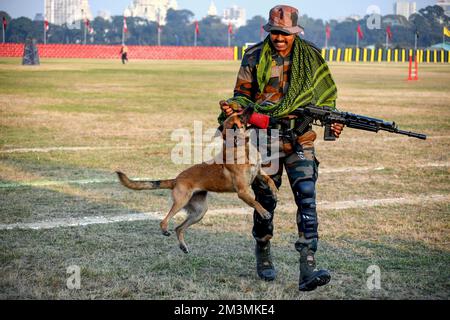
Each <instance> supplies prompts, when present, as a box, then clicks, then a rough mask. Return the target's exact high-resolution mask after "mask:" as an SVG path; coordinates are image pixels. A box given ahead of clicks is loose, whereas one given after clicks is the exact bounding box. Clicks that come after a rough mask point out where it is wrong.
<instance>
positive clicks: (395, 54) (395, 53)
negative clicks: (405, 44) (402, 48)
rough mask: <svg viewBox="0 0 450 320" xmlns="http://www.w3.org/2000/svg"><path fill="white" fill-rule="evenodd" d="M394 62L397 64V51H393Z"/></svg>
mask: <svg viewBox="0 0 450 320" xmlns="http://www.w3.org/2000/svg"><path fill="white" fill-rule="evenodd" d="M394 62H398V49H395V50H394Z"/></svg>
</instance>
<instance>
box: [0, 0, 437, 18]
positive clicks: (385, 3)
mask: <svg viewBox="0 0 450 320" xmlns="http://www.w3.org/2000/svg"><path fill="white" fill-rule="evenodd" d="M131 2H132V0H89V4H90V6H91V10H92V13H93V14H94V16H96V15H97V13H98V11H99V10H107V11H109V12H110V13H111V14H112V15H120V14H122V13H123V10H124V8H125V7H126V6H127V5H128V4H130V3H131ZM394 2H395V1H394V0H340V1H337V0H315V1H312V0H297V1H289V0H258V1H241V0H215V1H214V3H215V4H216V7H217V9H218V12H219V14H220V13H222V11H223V9H224V8H226V7H229V6H231V5H233V4H236V5H238V6H240V7H244V8H245V9H246V10H247V19H250V18H251V17H253V16H255V15H262V16H264V17H266V16H267V15H268V12H269V10H270V8H271V7H273V6H275V5H277V4H280V3H281V4H288V5H292V6H295V7H297V8H298V9H299V10H300V13H301V14H307V15H308V16H310V17H313V18H321V19H324V20H329V19H331V18H340V17H346V16H349V15H351V14H358V15H361V16H364V14H366V12H367V8H368V7H369V6H371V5H376V6H378V7H379V8H380V9H381V14H382V15H386V14H391V13H392V12H393V4H394ZM415 2H416V3H417V8H418V9H420V8H423V7H426V6H428V5H433V4H435V3H436V0H415ZM210 3H211V0H178V9H188V10H190V11H192V12H193V13H194V14H195V16H196V18H197V19H201V18H203V17H204V16H205V15H206V12H207V11H208V7H209V4H210ZM43 8H44V0H0V11H1V10H4V11H6V12H8V13H9V14H10V15H12V16H13V17H14V18H17V17H19V16H26V17H30V18H34V15H35V14H36V13H43V11H44V9H43Z"/></svg>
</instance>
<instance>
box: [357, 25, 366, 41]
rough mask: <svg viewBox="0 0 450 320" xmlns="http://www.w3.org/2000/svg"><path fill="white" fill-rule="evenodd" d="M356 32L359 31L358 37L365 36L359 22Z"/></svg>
mask: <svg viewBox="0 0 450 320" xmlns="http://www.w3.org/2000/svg"><path fill="white" fill-rule="evenodd" d="M356 32H358V37H359V39H360V40H361V39H362V38H364V33H363V31H362V29H361V25H360V24H358V29H356Z"/></svg>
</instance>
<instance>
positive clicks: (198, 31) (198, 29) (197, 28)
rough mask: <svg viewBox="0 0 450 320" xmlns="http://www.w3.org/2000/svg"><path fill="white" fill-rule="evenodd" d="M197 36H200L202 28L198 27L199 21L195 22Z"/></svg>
mask: <svg viewBox="0 0 450 320" xmlns="http://www.w3.org/2000/svg"><path fill="white" fill-rule="evenodd" d="M195 34H197V35H199V34H200V28H199V27H198V21H197V20H195Z"/></svg>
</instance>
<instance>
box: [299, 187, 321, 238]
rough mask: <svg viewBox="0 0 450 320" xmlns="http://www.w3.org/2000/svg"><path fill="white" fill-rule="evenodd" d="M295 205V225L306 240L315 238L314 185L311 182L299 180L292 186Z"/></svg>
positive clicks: (317, 223) (316, 224)
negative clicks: (296, 208)
mask: <svg viewBox="0 0 450 320" xmlns="http://www.w3.org/2000/svg"><path fill="white" fill-rule="evenodd" d="M294 194H295V202H296V203H297V207H298V210H297V225H298V230H299V232H303V234H304V236H305V238H306V239H312V238H317V237H318V233H317V227H318V225H319V222H318V220H317V211H316V184H315V182H314V181H313V180H301V181H299V182H298V183H296V184H295V186H294Z"/></svg>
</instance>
